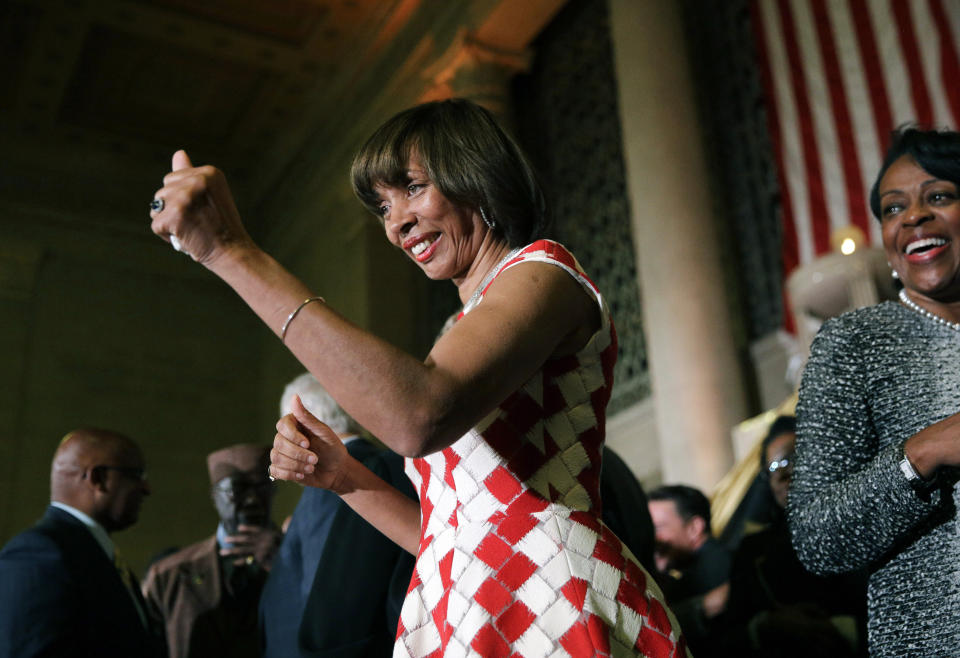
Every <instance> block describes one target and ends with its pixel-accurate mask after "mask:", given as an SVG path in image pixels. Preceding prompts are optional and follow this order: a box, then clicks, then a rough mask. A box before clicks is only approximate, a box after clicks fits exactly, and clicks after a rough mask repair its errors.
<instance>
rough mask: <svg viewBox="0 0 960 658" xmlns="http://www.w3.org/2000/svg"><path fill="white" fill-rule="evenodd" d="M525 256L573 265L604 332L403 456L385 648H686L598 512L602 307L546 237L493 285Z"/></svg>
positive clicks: (614, 651)
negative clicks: (406, 515) (428, 446)
mask: <svg viewBox="0 0 960 658" xmlns="http://www.w3.org/2000/svg"><path fill="white" fill-rule="evenodd" d="M526 262H541V263H549V264H551V265H555V266H557V267H560V268H562V269H564V270H565V271H566V272H567V273H569V274H570V276H572V277H573V278H574V279H575V280H576V281H577V282H578V283H579V284H580V285H581V286H583V288H584V289H585V290H586V291H587V293H588V294H589V295H590V296H591V297H592V298H594V299H595V300H596V303H597V305H598V308H599V309H600V315H601V327H600V329H599V330H598V331H597V332H596V333H595V334H594V335H593V337H592V338H591V339H590V341H589V342H588V343H587V345H586V346H585V347H584V348H583V349H582V350H581V351H580V352H578V353H576V354H575V355H571V356H565V357H561V358H556V359H552V360H550V361H547V362H546V363H545V364H544V365H543V367H542V368H541V369H540V370H539V371H538V372H536V373H535V374H534V375H533V376H532V377H531V378H530V379H529V380H527V382H526V383H524V384H523V386H522V387H521V388H520V389H519V390H517V391H516V392H514V393H513V394H511V395H510V396H509V397H508V398H507V399H505V400H504V401H503V402H502V403H501V404H500V405H499V406H498V407H497V408H496V409H494V410H493V411H492V412H491V413H490V414H489V415H487V417H486V418H484V419H483V420H482V421H481V422H479V423H478V424H477V425H476V426H475V427H474V428H473V429H472V430H470V431H469V432H468V433H467V434H466V435H464V436H463V437H462V438H460V439H459V440H457V441H456V442H455V443H453V444H452V445H451V446H449V447H448V448H445V449H444V450H442V451H439V452H436V453H433V454H431V455H428V456H427V457H425V458H421V459H407V462H406V470H407V474H408V475H409V477H410V478H411V480H412V481H413V483H414V487H415V488H416V489H417V490H418V493H419V496H420V507H421V534H420V547H419V551H418V555H417V562H416V567H415V569H414V573H413V578H412V580H411V583H410V588H409V590H408V593H407V597H406V599H405V601H404V605H403V609H402V611H401V613H400V624H399V629H398V636H397V643H396V645H395V649H394V656H395V658H398V657H407V656H411V657H413V656H416V657H421V656H441V655H442V656H466V655H471V656H477V655H479V656H489V657H506V656H514V655H516V656H529V657H537V658H540V657H544V656H563V655H570V656H577V657H578V656H607V655H613V656H621V655H644V656H685V655H687V650H686V645H685V642H684V640H683V638H682V636H681V634H680V632H679V627H678V626H677V624H676V621H675V620H674V618H673V616H672V614H671V613H670V612H669V610H668V609H667V608H666V606H665V605H664V603H663V598H662V595H661V593H660V590H659V589H658V587H657V585H656V584H655V583H654V581H653V578H652V577H651V576H650V575H649V574H647V573H646V572H645V571H644V570H643V569H642V567H640V565H639V563H638V562H637V560H636V559H635V558H634V556H633V555H632V554H631V553H630V551H629V549H627V548H626V546H624V545H623V544H622V543H621V542H620V540H619V539H617V537H616V536H615V535H614V534H613V533H612V532H611V531H610V530H609V529H608V528H607V527H606V526H605V525H604V524H603V523H602V522H601V521H600V504H601V501H600V486H599V483H600V467H601V457H600V455H601V450H602V448H603V441H604V426H605V414H606V406H607V402H608V401H609V399H610V391H611V387H612V385H613V366H614V363H615V362H616V353H617V340H616V333H615V331H614V327H613V323H612V321H611V318H610V313H609V311H608V310H607V307H606V304H605V303H604V301H603V299H602V297H601V295H600V293H599V291H598V290H597V288H596V286H594V284H593V283H592V282H591V281H590V280H589V279H588V278H587V277H586V275H585V274H584V273H583V271H582V270H581V268H580V266H579V264H578V263H577V261H576V260H575V259H574V257H573V256H572V255H571V254H570V253H569V252H568V251H567V250H566V249H564V248H563V247H562V246H561V245H559V244H557V243H555V242H551V241H547V240H540V241H538V242H535V243H533V244H531V245H528V246H527V247H525V248H524V249H522V250H520V251H519V252H518V253H516V254H514V255H512V256H511V257H510V258H509V259H508V260H507V262H505V263H503V264H501V265H500V267H499V271H498V272H496V273H495V276H494V278H493V279H492V280H495V277H496V276H498V275H499V274H500V273H502V272H504V271H506V270H507V269H509V268H511V267H516V266H518V265H521V264H522V263H526ZM492 280H491V282H490V283H487V284H486V286H485V287H484V289H483V290H482V291H481V296H480V298H479V300H478V303H480V302H482V294H483V293H485V292H486V288H489V286H490V284H491V283H492ZM471 308H472V306H471V304H469V303H468V305H467V306H466V307H465V310H464V312H465V313H469V311H470V310H471Z"/></svg>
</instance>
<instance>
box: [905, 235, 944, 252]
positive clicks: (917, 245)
mask: <svg viewBox="0 0 960 658" xmlns="http://www.w3.org/2000/svg"><path fill="white" fill-rule="evenodd" d="M943 244H947V241H946V240H944V239H943V238H924V239H923V240H917V241H916V242H911V243H910V244H908V245H907V248H906V254H907V256H909V255H910V254H912V253H915V252H917V251H920V250H921V249H927V248H930V247H939V246H940V245H943Z"/></svg>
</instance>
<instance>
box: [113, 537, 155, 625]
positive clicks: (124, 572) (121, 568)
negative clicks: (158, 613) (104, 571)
mask: <svg viewBox="0 0 960 658" xmlns="http://www.w3.org/2000/svg"><path fill="white" fill-rule="evenodd" d="M113 565H114V566H115V567H116V568H117V573H118V574H119V575H120V580H121V581H122V582H123V585H124V587H126V588H127V593H128V594H129V595H130V598H132V599H133V605H134V607H135V608H136V609H137V615H139V616H140V623H142V624H143V626H144V628H149V626H148V624H147V615H146V611H145V610H144V609H143V604H142V603H141V596H140V591H139V583H138V582H137V579H136V578H135V577H134V575H133V571H132V570H131V569H130V567H129V565H127V562H126V560H124V559H123V556H122V555H120V551H118V550H116V549H114V551H113ZM134 588H137V589H136V590H134Z"/></svg>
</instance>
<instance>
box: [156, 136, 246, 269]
mask: <svg viewBox="0 0 960 658" xmlns="http://www.w3.org/2000/svg"><path fill="white" fill-rule="evenodd" d="M171 164H172V166H171V171H170V173H169V174H167V175H166V176H164V178H163V187H162V188H160V189H159V190H157V192H156V194H154V195H153V197H154V199H155V200H157V199H159V200H161V201H162V203H154V204H152V205H151V212H150V216H151V218H152V222H151V224H150V228H151V230H153V232H154V233H156V234H157V235H158V236H160V237H161V238H163V239H165V240H167V241H169V242H170V243H171V244H173V245H174V247H176V248H177V249H178V250H179V251H184V252H186V253H188V254H190V257H191V258H193V259H194V260H195V261H197V262H199V263H202V264H204V265H206V266H207V267H210V266H212V265H213V263H214V262H215V261H216V260H217V259H218V258H220V257H221V256H222V255H223V254H224V253H226V252H227V251H229V250H231V249H235V248H243V247H255V245H254V244H253V240H251V238H250V236H249V234H248V233H247V231H246V229H245V228H244V227H243V222H242V221H241V220H240V213H239V212H237V206H236V204H235V203H234V201H233V196H232V194H231V193H230V187H229V186H228V185H227V179H226V177H225V176H224V175H223V173H222V172H221V171H220V170H219V169H216V168H215V167H211V166H203V167H194V166H193V163H192V162H191V161H190V156H188V155H187V152H186V151H184V150H182V149H181V150H179V151H177V152H176V153H174V154H173V160H172V163H171ZM158 206H159V207H158Z"/></svg>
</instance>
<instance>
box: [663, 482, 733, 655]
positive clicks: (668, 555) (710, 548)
mask: <svg viewBox="0 0 960 658" xmlns="http://www.w3.org/2000/svg"><path fill="white" fill-rule="evenodd" d="M649 499H650V502H649V506H650V516H651V517H652V518H653V527H654V534H655V544H656V546H655V549H654V562H655V563H656V566H657V569H658V573H657V580H658V581H659V582H660V585H661V587H662V588H663V593H664V595H665V596H666V598H667V603H669V604H670V607H671V608H672V609H673V611H674V613H675V614H676V616H677V619H678V620H679V622H680V627H681V628H683V631H684V633H685V634H686V636H687V640H688V641H689V643H690V648H691V650H692V651H693V652H694V654H702V653H708V652H709V646H708V645H707V642H708V640H707V636H708V635H709V628H708V627H709V624H710V620H711V619H713V618H714V617H716V616H717V615H718V614H719V613H720V612H722V610H723V608H724V605H725V604H726V600H727V592H728V589H729V582H728V581H729V578H730V566H731V562H732V556H731V555H730V551H729V550H728V549H727V548H726V547H724V546H723V544H721V543H720V542H719V541H717V540H716V539H715V538H714V537H713V534H712V532H711V529H710V501H709V500H707V497H706V496H705V495H703V493H702V492H701V491H699V490H698V489H695V488H693V487H688V486H685V485H670V486H662V487H659V488H657V489H654V490H653V491H651V492H650V495H649Z"/></svg>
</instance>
